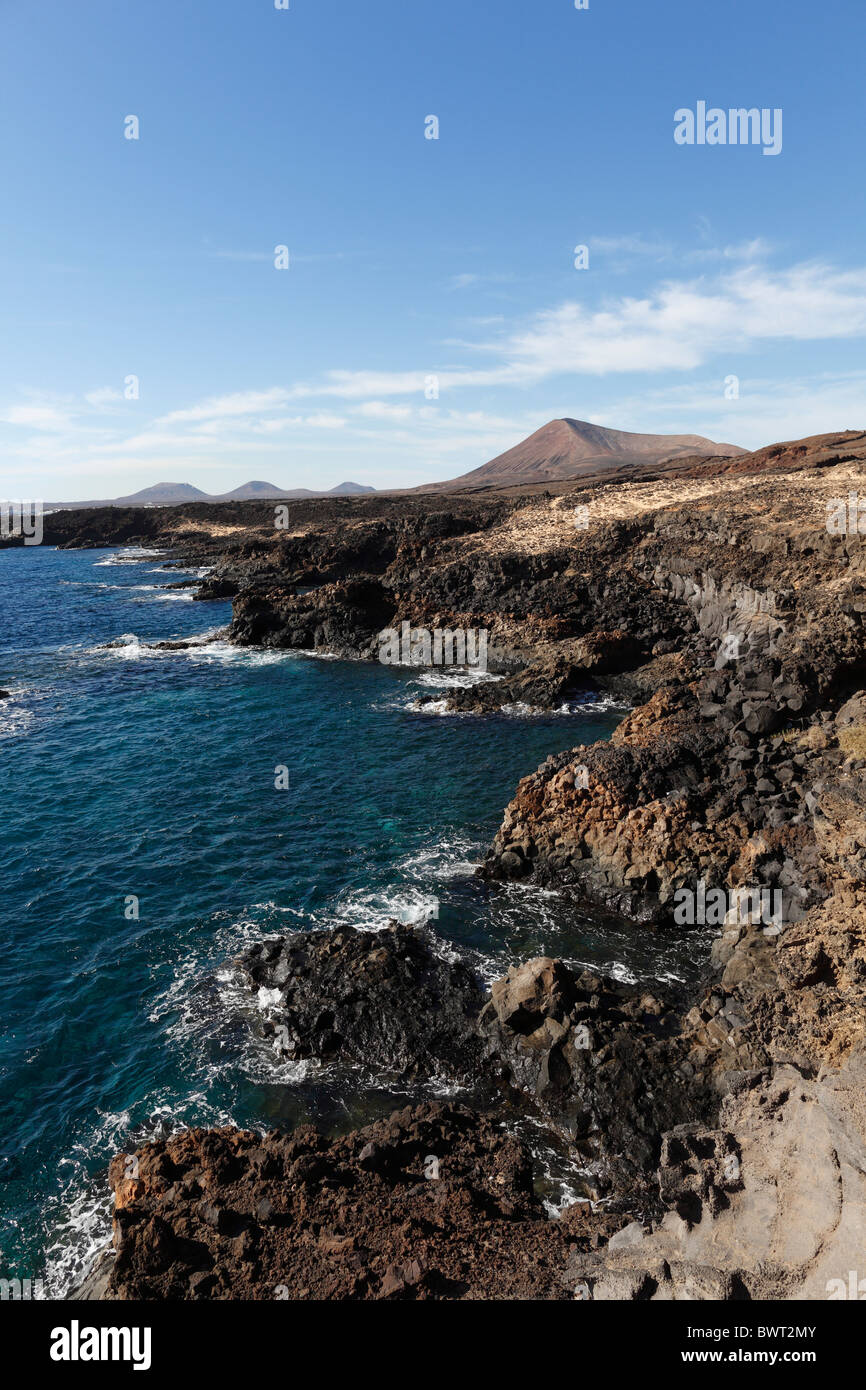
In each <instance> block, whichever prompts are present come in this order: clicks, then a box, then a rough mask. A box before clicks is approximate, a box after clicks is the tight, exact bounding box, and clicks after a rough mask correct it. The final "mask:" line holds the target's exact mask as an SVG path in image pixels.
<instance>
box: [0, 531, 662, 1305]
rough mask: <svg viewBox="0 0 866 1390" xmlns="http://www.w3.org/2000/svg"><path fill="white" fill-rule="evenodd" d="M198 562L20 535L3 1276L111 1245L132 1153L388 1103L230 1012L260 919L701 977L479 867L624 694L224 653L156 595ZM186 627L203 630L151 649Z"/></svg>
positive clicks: (61, 1269)
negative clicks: (456, 701) (490, 706)
mask: <svg viewBox="0 0 866 1390" xmlns="http://www.w3.org/2000/svg"><path fill="white" fill-rule="evenodd" d="M182 577H184V576H183V575H181V574H179V573H178V572H177V571H171V572H166V571H165V570H164V568H163V561H162V558H161V557H160V555H159V554H158V553H151V554H142V553H141V552H130V551H122V550H121V551H118V550H99V551H92V550H88V551H56V550H50V549H46V548H36V547H33V548H28V549H24V550H6V551H0V688H4V689H8V690H10V691H11V692H12V699H11V700H7V701H0V865H2V898H0V902H2V907H0V919H2V942H3V950H2V953H0V1143H2V1151H0V1193H2V1199H0V1200H2V1226H0V1276H3V1277H13V1276H15V1275H17V1276H18V1277H21V1278H26V1277H30V1278H43V1279H44V1281H45V1291H46V1293H47V1294H49V1295H51V1296H57V1295H58V1294H60V1293H62V1292H64V1291H65V1290H66V1289H68V1288H69V1287H70V1285H71V1284H72V1283H73V1282H74V1281H75V1280H76V1279H77V1278H78V1277H79V1276H80V1275H81V1273H82V1271H83V1269H84V1268H85V1265H86V1263H87V1261H88V1260H89V1258H90V1256H91V1255H92V1253H93V1252H94V1251H95V1250H96V1249H97V1248H98V1247H99V1246H101V1245H102V1244H104V1242H105V1240H106V1238H107V1235H108V1231H109V1226H110V1212H109V1197H108V1191H107V1184H106V1174H105V1170H106V1166H107V1163H108V1161H109V1159H110V1158H111V1157H112V1156H113V1154H114V1153H116V1152H118V1151H120V1150H123V1149H128V1148H131V1147H133V1146H135V1145H136V1144H138V1143H140V1142H142V1140H144V1139H146V1138H147V1137H150V1136H154V1135H157V1134H159V1133H162V1132H165V1130H166V1128H168V1129H173V1128H177V1127H179V1126H181V1125H185V1124H208V1125H209V1124H214V1123H228V1122H233V1123H237V1124H242V1125H260V1126H273V1125H286V1126H288V1125H292V1124H294V1123H298V1122H300V1121H302V1120H304V1119H315V1120H318V1121H319V1122H320V1123H322V1124H324V1125H326V1126H330V1127H331V1128H347V1127H348V1126H349V1125H350V1124H352V1123H357V1122H359V1121H363V1120H365V1119H367V1118H368V1117H369V1116H370V1115H372V1114H376V1113H381V1112H382V1110H385V1111H387V1110H389V1109H390V1108H392V1107H393V1104H394V1103H395V1102H394V1097H393V1095H392V1094H391V1093H389V1092H387V1091H384V1090H382V1089H381V1088H377V1087H376V1086H375V1085H373V1084H372V1083H371V1085H370V1087H369V1089H368V1090H367V1091H365V1090H364V1088H363V1086H360V1085H355V1086H354V1087H352V1088H349V1089H347V1088H346V1087H345V1086H343V1087H341V1086H340V1085H339V1084H338V1083H337V1082H335V1081H332V1080H331V1079H330V1078H329V1076H328V1075H327V1074H323V1073H320V1074H318V1075H316V1074H315V1073H310V1072H308V1071H307V1072H305V1071H304V1069H303V1068H299V1067H297V1066H295V1067H294V1068H293V1067H292V1066H291V1065H290V1064H286V1063H285V1062H279V1061H278V1059H277V1058H276V1057H275V1055H274V1054H273V1053H271V1052H270V1051H269V1050H268V1049H267V1048H266V1046H265V1044H264V1043H261V1042H258V1041H256V1035H255V1034H254V1033H253V1032H252V1031H251V1030H250V1029H249V1027H248V1026H246V1024H239V1023H238V1021H237V1015H236V1013H235V1011H234V1010H233V1009H232V1008H231V1007H230V1005H231V1002H232V1001H231V999H230V998H229V995H228V993H227V992H228V991H230V989H231V985H230V984H229V983H228V977H227V976H226V974H225V972H221V971H220V966H221V965H222V963H223V962H225V961H226V960H227V959H229V958H231V957H232V956H233V955H235V954H236V953H237V952H238V950H239V949H240V948H242V947H243V946H244V945H245V944H246V943H248V942H249V941H251V940H253V939H255V938H257V937H258V936H260V935H262V934H265V933H273V932H286V931H300V930H303V929H305V928H311V927H328V926H334V925H336V924H351V925H357V926H382V925H384V924H385V923H386V922H387V921H388V920H389V919H390V918H393V917H398V918H402V919H403V920H411V921H418V922H422V923H423V922H426V923H428V924H429V925H430V926H431V927H432V928H433V929H434V930H435V931H436V933H438V935H439V936H440V937H441V938H443V940H444V941H445V942H448V943H450V944H451V945H453V946H454V947H455V948H456V949H459V950H461V951H462V952H464V953H465V954H466V955H467V956H468V957H469V959H470V960H471V961H472V962H473V963H474V964H475V965H476V966H477V968H478V969H479V970H480V971H481V972H482V973H483V974H484V975H485V976H486V977H487V978H493V977H495V976H496V975H498V974H500V973H502V972H503V971H504V969H505V968H507V966H508V964H509V963H510V962H511V961H513V960H515V959H518V958H522V959H526V958H528V957H529V956H531V955H533V954H539V953H540V952H551V953H555V954H557V955H561V956H563V957H564V958H566V959H568V960H570V961H574V962H585V963H590V964H596V965H600V966H604V967H605V968H608V969H614V970H615V971H616V973H618V974H619V975H620V976H621V977H622V978H650V977H652V976H653V975H656V976H662V977H664V976H666V975H668V976H674V977H676V976H678V974H679V972H680V968H681V966H680V964H678V962H677V960H676V957H675V950H676V948H675V946H671V947H670V948H665V949H664V951H663V952H662V954H660V953H659V941H658V939H655V940H653V941H652V942H651V943H649V942H648V941H647V937H646V934H645V932H643V931H642V930H641V929H640V928H634V929H624V930H622V931H615V930H608V929H607V928H605V929H603V930H602V929H601V928H599V927H595V926H593V927H591V926H589V925H588V923H587V922H585V921H583V920H582V919H581V917H580V915H579V914H578V913H576V911H575V909H574V908H573V906H570V905H569V904H568V902H567V900H566V899H563V898H561V897H560V896H559V895H557V894H555V893H551V892H542V891H539V890H537V889H533V888H528V887H524V886H519V885H504V886H498V885H495V886H489V885H485V884H484V883H482V882H481V881H480V880H479V879H477V878H476V877H475V876H474V874H473V869H474V866H475V865H476V864H477V863H478V862H479V860H480V859H481V857H482V856H483V852H484V849H485V847H486V846H487V845H488V844H489V842H490V841H491V839H492V837H493V835H494V834H495V832H496V829H497V827H498V825H499V823H500V820H501V817H502V811H503V808H504V806H505V805H506V803H507V801H508V800H509V798H510V796H511V795H512V793H513V790H514V788H515V786H516V783H517V781H518V780H519V778H520V777H521V776H523V775H524V774H526V773H527V772H530V771H532V770H533V769H534V768H535V767H536V766H537V765H538V764H539V763H540V762H542V761H543V759H544V758H545V757H546V756H547V755H548V754H549V753H551V752H554V751H559V750H560V749H563V748H567V747H570V746H573V745H575V744H577V743H580V742H585V741H590V740H593V739H598V738H605V737H608V736H609V734H610V732H611V731H612V729H613V728H614V727H615V725H616V723H617V721H618V719H619V718H620V717H621V715H622V711H615V710H609V709H608V710H605V709H603V708H602V709H592V708H587V709H585V710H583V711H581V712H579V713H576V714H575V713H572V714H562V715H552V716H550V717H544V718H540V717H539V718H532V717H519V716H517V715H497V716H492V717H489V718H484V719H479V718H478V717H475V716H461V717H456V716H448V715H442V714H441V713H436V712H433V713H420V712H418V711H417V710H414V709H413V708H412V703H413V701H414V699H415V698H416V697H417V696H418V695H419V694H420V693H422V692H423V690H424V686H425V684H426V685H427V689H428V690H429V688H430V682H431V680H433V679H435V681H437V682H438V683H440V684H441V683H442V682H443V681H445V680H448V679H449V678H450V679H452V680H453V679H460V678H461V677H459V675H454V674H452V675H451V676H450V677H449V676H448V675H447V674H446V675H442V674H438V675H436V676H435V677H428V676H425V675H424V674H423V673H419V672H417V671H415V672H413V671H410V670H399V669H396V670H395V669H394V668H391V667H384V666H380V665H379V664H366V663H360V662H345V661H334V660H326V659H325V660H322V659H315V658H311V657H306V656H301V655H296V654H291V653H273V652H263V651H262V652H256V651H242V650H238V649H235V648H232V647H230V646H229V645H228V644H227V643H226V642H225V641H224V640H223V639H222V638H221V637H220V636H219V629H220V628H221V627H223V626H224V625H225V624H226V623H227V622H228V620H229V617H230V606H229V604H228V603H221V602H220V603H195V602H192V601H191V598H190V594H189V592H188V591H184V590H179V591H173V592H172V591H170V590H167V589H166V588H165V586H166V585H167V584H168V583H170V582H172V581H174V580H177V579H179V578H182ZM178 637H180V638H189V637H195V638H197V639H199V640H198V642H197V645H196V646H194V647H192V648H190V649H188V650H185V651H173V652H172V651H168V652H167V651H154V650H153V649H152V648H150V647H149V646H148V643H151V642H154V641H160V640H163V639H166V638H178ZM107 643H115V644H116V645H114V646H111V647H107V646H106V645H105V644H107ZM278 766H285V767H286V768H287V769H288V771H289V788H288V790H277V789H276V787H275V785H274V783H275V769H276V768H277V767H278ZM132 897H134V898H135V899H137V901H138V916H137V917H135V916H132V915H130V913H131V910H132V908H131V906H130V903H129V899H131V898H132ZM403 1103H405V1102H403Z"/></svg>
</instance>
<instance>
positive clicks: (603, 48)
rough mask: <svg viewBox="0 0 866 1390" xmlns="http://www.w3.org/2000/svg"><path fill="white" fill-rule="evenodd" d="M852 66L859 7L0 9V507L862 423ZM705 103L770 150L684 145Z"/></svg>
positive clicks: (863, 33) (225, 1)
mask: <svg viewBox="0 0 866 1390" xmlns="http://www.w3.org/2000/svg"><path fill="white" fill-rule="evenodd" d="M864 48H866V5H864V4H863V3H862V0H824V3H822V4H821V5H817V4H815V3H813V0H760V2H759V3H757V2H756V0H726V3H725V4H721V3H719V4H715V5H710V4H701V5H697V4H695V0H660V2H659V3H650V0H590V6H589V9H588V10H585V11H583V10H582V11H578V10H576V9H575V8H574V3H573V0H535V3H532V4H530V3H528V2H527V3H518V0H501V2H500V3H496V2H495V0H471V3H470V2H469V0H438V2H437V3H436V4H432V5H427V4H421V3H418V0H414V3H407V0H366V2H364V0H290V8H289V9H288V10H285V11H283V10H276V9H275V8H274V4H273V0H195V2H194V0H144V3H141V4H137V5H130V4H119V3H117V0H87V3H86V4H76V5H73V4H70V3H68V0H62V2H61V0H43V2H42V3H39V4H35V3H33V0H0V51H2V58H0V129H2V132H3V134H2V136H0V158H2V181H3V193H4V197H3V204H4V211H3V216H2V219H0V293H2V300H0V302H2V313H3V319H4V329H5V331H4V332H3V334H2V341H0V367H2V370H0V496H7V497H20V496H27V497H34V496H40V497H44V498H45V499H46V500H57V501H59V500H67V499H73V498H86V497H106V496H116V495H121V494H123V493H126V492H131V491H134V490H135V489H137V488H139V487H143V486H147V485H149V484H151V483H153V482H156V481H158V480H172V481H187V482H191V483H194V484H195V485H196V486H198V487H201V488H204V489H205V490H207V491H214V492H219V491H224V490H228V489H230V488H232V487H234V486H236V485H238V484H239V483H241V482H243V481H245V480H247V479H250V478H259V479H266V480H268V481H270V482H273V483H276V484H279V485H281V486H286V487H291V486H304V487H314V488H326V487H330V486H333V485H334V484H336V483H338V482H341V481H342V480H344V479H346V478H351V479H353V480H355V481H358V482H363V483H369V484H372V485H375V486H379V487H401V486H412V485H414V484H416V483H421V482H428V481H432V480H434V479H438V478H448V477H453V476H456V475H457V474H459V473H462V472H465V471H466V470H468V469H470V468H473V467H476V466H477V465H478V464H481V463H484V462H485V461H486V460H487V459H489V458H490V457H492V456H494V455H495V454H497V453H499V452H501V451H502V450H504V449H506V448H508V447H510V446H511V445H512V444H515V443H517V442H518V441H519V440H520V439H521V438H523V437H524V436H525V435H527V434H528V433H530V432H531V431H532V430H533V429H535V428H537V427H538V426H539V425H541V424H543V423H544V422H545V421H547V420H549V419H551V418H554V417H556V416H560V415H571V416H577V417H579V418H583V419H590V420H592V421H595V422H598V423H600V424H605V425H610V426H613V427H616V428H621V429H634V430H642V431H651V432H659V433H667V432H689V433H699V434H705V435H708V436H710V437H711V438H714V439H717V440H727V441H731V442H734V443H739V444H743V445H746V446H748V447H757V446H759V445H761V444H764V443H769V442H771V441H774V440H776V439H783V438H794V437H798V436H801V435H804V434H810V433H817V432H819V431H824V430H833V429H844V428H857V427H863V426H864V424H866V409H864V402H866V390H864V387H866V359H864V336H866V248H864V246H863V235H862V231H863V227H864V225H866V217H864V200H866V193H864V185H866V180H864V177H863V151H864V125H866V120H864V117H866V110H864V107H866V97H864V94H863V84H862V82H861V81H860V80H859V78H858V77H857V70H858V66H857V65H858V64H859V63H860V59H861V57H862V54H863V52H864ZM702 100H703V101H706V102H707V103H708V104H709V106H717V107H719V108H722V109H723V110H727V109H729V108H731V107H741V106H742V107H757V108H762V109H763V108H769V109H776V108H781V110H782V112H783V146H782V151H781V153H780V154H778V155H777V156H771V157H768V156H766V155H764V154H763V151H762V149H761V148H760V147H758V146H753V145H746V146H741V145H727V146H708V145H703V146H698V145H692V146H682V145H677V144H676V143H675V141H674V138H673V132H674V113H675V111H676V110H678V109H680V108H686V107H688V108H693V109H694V108H696V105H697V102H698V101H702ZM129 115H135V116H137V117H138V119H139V122H140V138H139V139H138V140H128V139H126V138H125V136H124V123H125V118H126V117H127V116H129ZM430 115H435V116H436V117H437V118H438V120H439V138H438V140H429V139H425V119H426V118H427V117H428V116H430ZM280 245H284V246H287V247H288V248H289V257H290V266H289V269H288V270H278V269H276V268H275V265H274V249H275V247H277V246H280ZM577 245H586V246H587V247H588V248H589V268H588V269H585V270H577V269H575V267H574V248H575V247H576V246H577ZM731 376H735V377H736V378H737V379H738V383H739V396H738V398H730V397H731V392H730V390H729V391H728V394H727V396H726V388H725V381H726V378H729V377H731ZM130 377H135V378H137V381H138V396H137V398H135V396H134V394H133V395H132V396H131V397H130V396H129V394H128V393H129V392H130V391H131V392H133V393H134V390H135V386H134V384H133V385H131V386H127V385H126V384H125V383H127V381H128V378H130ZM432 377H435V378H436V384H437V385H438V397H437V396H435V395H431V392H432V391H433V389H434V387H433V384H432V383H431V382H430V381H429V379H430V378H432ZM425 388H426V390H425Z"/></svg>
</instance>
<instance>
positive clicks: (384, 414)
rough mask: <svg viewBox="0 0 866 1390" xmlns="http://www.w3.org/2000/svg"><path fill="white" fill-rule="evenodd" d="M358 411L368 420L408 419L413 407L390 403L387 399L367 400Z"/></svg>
mask: <svg viewBox="0 0 866 1390" xmlns="http://www.w3.org/2000/svg"><path fill="white" fill-rule="evenodd" d="M356 413H357V414H358V415H363V416H365V417H366V418H367V419H368V420H408V419H410V418H411V415H412V407H411V406H410V405H389V404H388V402H387V401H365V402H364V404H363V405H359V406H358V407H357V410H356Z"/></svg>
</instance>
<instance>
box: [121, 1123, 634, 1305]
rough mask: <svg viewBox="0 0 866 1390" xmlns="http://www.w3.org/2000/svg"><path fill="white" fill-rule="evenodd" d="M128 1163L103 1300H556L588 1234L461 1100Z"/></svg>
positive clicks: (510, 1142)
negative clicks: (556, 1216) (335, 1132)
mask: <svg viewBox="0 0 866 1390" xmlns="http://www.w3.org/2000/svg"><path fill="white" fill-rule="evenodd" d="M128 1170H129V1160H128V1159H126V1158H125V1156H123V1155H121V1156H119V1157H118V1158H117V1159H115V1160H114V1162H113V1164H112V1167H111V1182H112V1186H113V1188H114V1191H115V1196H116V1204H117V1205H116V1215H115V1234H114V1249H115V1258H114V1262H113V1265H111V1266H110V1267H109V1269H110V1272H109V1271H108V1270H107V1269H106V1266H105V1264H103V1267H102V1288H101V1292H102V1293H103V1294H104V1296H106V1297H108V1298H121V1299H154V1298H159V1299H164V1298H172V1299H205V1298H207V1299H220V1298H232V1299H238V1298H239V1299H283V1298H286V1299H308V1298H309V1299H331V1300H340V1299H430V1298H447V1299H454V1298H478V1297H485V1298H497V1297H501V1298H541V1299H546V1298H554V1299H556V1298H565V1297H568V1296H569V1295H568V1293H567V1292H566V1291H565V1290H564V1289H563V1287H562V1285H561V1283H560V1281H559V1275H560V1273H561V1270H562V1267H563V1263H564V1260H565V1257H566V1255H567V1252H568V1250H569V1249H570V1248H571V1247H572V1246H574V1245H582V1246H583V1247H585V1248H589V1243H590V1242H589V1239H588V1231H589V1223H587V1221H586V1220H584V1219H583V1217H584V1215H585V1213H576V1219H575V1220H573V1221H571V1222H565V1223H558V1222H550V1221H546V1220H544V1216H543V1211H542V1208H541V1206H540V1204H539V1202H538V1201H537V1199H536V1198H535V1197H534V1195H533V1191H532V1175H531V1165H530V1162H529V1157H528V1154H527V1151H526V1149H525V1147H524V1146H523V1144H522V1143H521V1142H520V1141H518V1140H517V1139H515V1138H513V1137H511V1136H509V1135H507V1134H505V1133H504V1132H503V1130H502V1129H501V1128H500V1127H499V1126H497V1125H495V1124H491V1123H490V1122H489V1121H487V1120H485V1119H482V1118H480V1117H479V1116H477V1115H474V1114H472V1113H471V1112H470V1111H467V1110H465V1109H463V1108H462V1107H459V1106H452V1105H440V1104H428V1105H420V1106H416V1107H414V1108H413V1107H409V1108H407V1109H406V1110H403V1111H398V1112H395V1114H394V1115H392V1116H391V1118H390V1119H389V1120H385V1121H382V1122H380V1123H378V1124H374V1125H370V1126H368V1127H367V1128H365V1129H362V1130H359V1131H356V1132H355V1133H352V1134H349V1135H347V1136H346V1137H345V1138H343V1139H336V1140H327V1139H324V1138H322V1137H321V1136H320V1135H319V1134H317V1133H316V1132H315V1130H313V1129H310V1128H304V1129H299V1130H295V1131H294V1133H293V1134H290V1135H280V1134H268V1135H265V1136H261V1135H258V1134H252V1133H247V1132H244V1131H238V1130H225V1129H223V1130H219V1129H218V1130H191V1131H187V1132H186V1133H184V1134H182V1135H179V1136H177V1137H176V1138H174V1139H170V1140H168V1141H165V1142H160V1143H154V1144H148V1145H145V1147H144V1148H143V1149H141V1150H140V1151H139V1153H138V1155H137V1167H136V1168H135V1173H136V1176H134V1177H128V1176H127V1172H128ZM616 1224H617V1223H616V1221H615V1220H612V1219H611V1218H600V1220H599V1221H598V1222H597V1223H596V1228H597V1230H610V1229H614V1228H615V1226H616Z"/></svg>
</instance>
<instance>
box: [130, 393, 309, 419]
mask: <svg viewBox="0 0 866 1390" xmlns="http://www.w3.org/2000/svg"><path fill="white" fill-rule="evenodd" d="M287 399H288V393H287V392H286V391H285V390H284V389H283V387H281V386H272V387H271V388H270V389H269V390H267V391H234V392H232V393H231V394H230V395H227V396H211V397H210V399H209V400H206V401H202V402H201V403H200V404H199V405H194V406H190V407H189V408H188V409H186V410H172V411H171V412H170V413H169V414H168V415H163V416H161V418H160V419H159V420H157V424H161V425H169V424H178V423H181V422H182V421H186V420H216V419H224V418H226V417H227V416H236V415H254V414H256V412H257V411H260V410H279V408H280V406H282V405H285V403H286V400H287Z"/></svg>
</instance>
